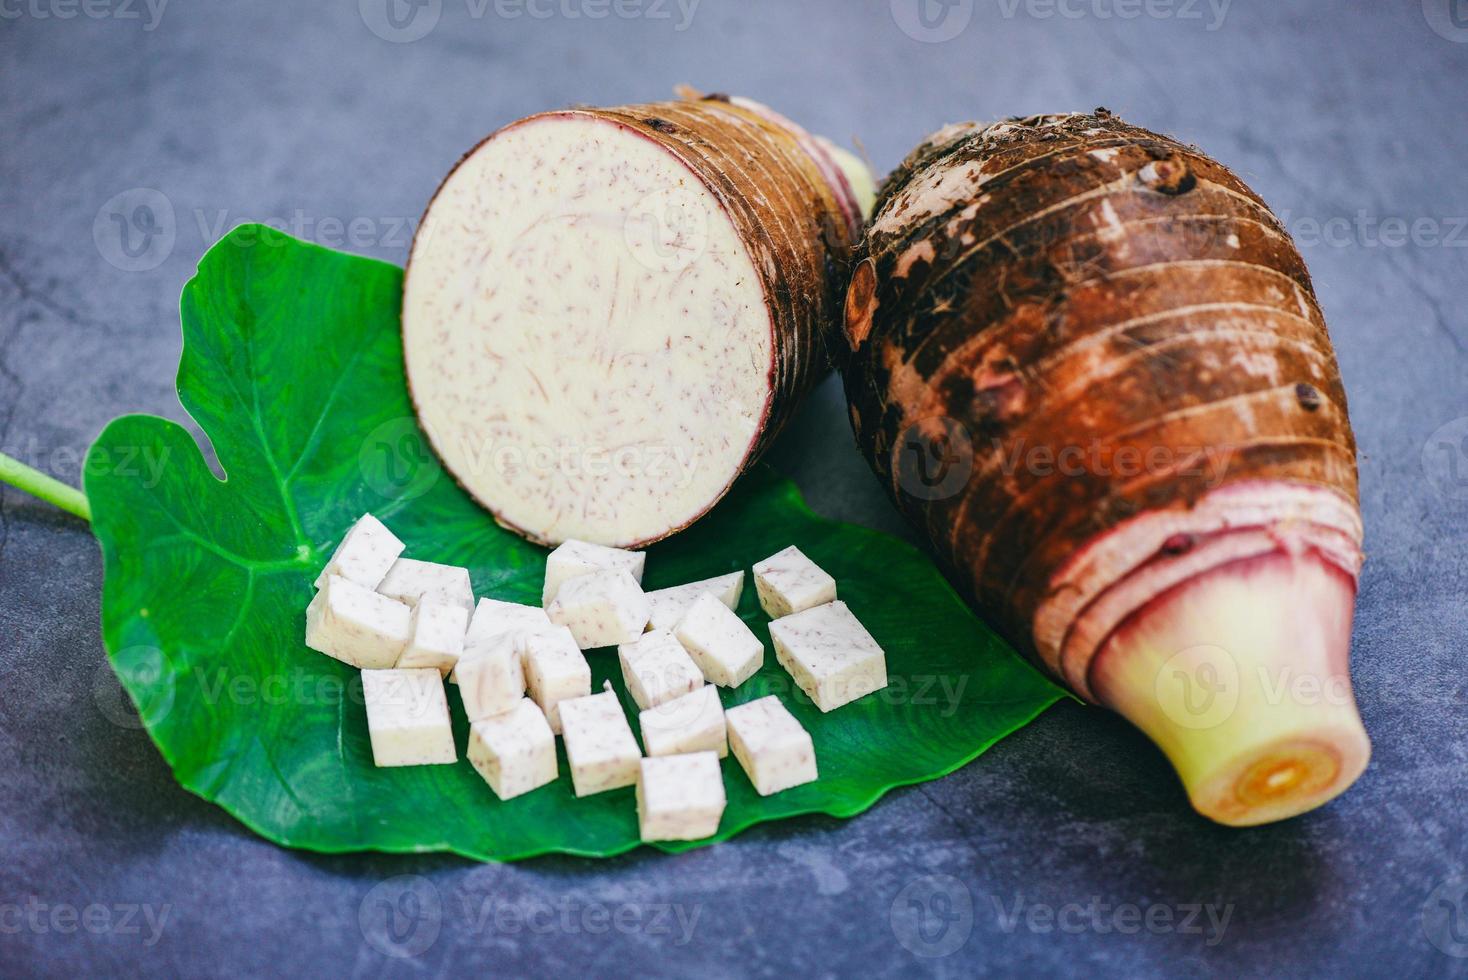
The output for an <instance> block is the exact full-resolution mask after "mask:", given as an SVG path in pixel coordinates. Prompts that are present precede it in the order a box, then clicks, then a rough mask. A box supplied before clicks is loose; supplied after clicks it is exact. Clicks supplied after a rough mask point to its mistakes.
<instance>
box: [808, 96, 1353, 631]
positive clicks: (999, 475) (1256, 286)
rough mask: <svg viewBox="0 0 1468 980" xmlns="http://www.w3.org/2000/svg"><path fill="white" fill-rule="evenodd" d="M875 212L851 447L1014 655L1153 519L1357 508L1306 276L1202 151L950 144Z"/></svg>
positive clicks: (961, 136) (911, 165) (858, 323)
mask: <svg viewBox="0 0 1468 980" xmlns="http://www.w3.org/2000/svg"><path fill="white" fill-rule="evenodd" d="M873 215H874V218H873V221H872V223H871V224H870V225H869V230H868V233H867V237H866V239H865V240H864V241H863V242H862V244H861V245H860V247H859V248H858V251H857V255H856V264H855V268H854V272H853V278H852V284H851V287H850V289H849V291H848V294H847V302H846V316H845V319H844V329H842V330H840V331H838V333H839V336H838V337H837V338H834V339H833V340H832V342H831V344H830V347H831V348H832V354H833V357H834V358H835V359H836V360H837V362H838V365H839V366H840V368H841V371H842V374H843V376H844V380H845V384H846V393H847V398H848V401H849V403H850V410H851V421H852V425H853V427H854V429H855V433H856V440H857V444H858V446H859V447H860V449H861V451H862V453H863V454H864V455H865V456H866V458H867V459H868V461H869V462H870V464H871V465H872V468H873V469H874V470H875V472H876V473H877V475H878V477H879V478H880V479H881V480H882V482H883V484H884V485H885V486H886V487H887V489H888V492H889V493H890V494H891V496H892V497H893V499H894V501H895V502H896V504H897V506H898V507H899V509H901V510H902V511H903V513H904V514H905V516H906V517H907V518H908V519H909V520H910V521H911V522H912V523H913V524H914V525H915V526H916V527H917V528H919V530H920V531H921V532H922V533H923V534H924V535H925V536H926V537H927V538H928V540H929V541H930V542H931V543H932V546H933V548H934V550H935V551H936V552H937V553H938V555H939V556H940V557H941V558H942V559H943V560H944V561H946V563H947V564H948V566H949V568H950V571H951V573H952V575H953V576H954V578H955V581H956V582H957V583H958V584H959V586H960V587H961V588H963V589H966V590H967V591H968V592H969V593H970V594H971V596H972V597H973V598H974V599H975V601H976V603H977V605H978V606H979V608H980V610H981V611H982V612H983V613H984V614H985V615H986V616H987V617H988V618H989V619H990V621H991V622H994V623H995V624H997V625H998V626H999V627H1000V628H1001V629H1002V631H1003V632H1004V633H1005V634H1006V635H1007V636H1008V638H1009V639H1010V640H1011V642H1013V643H1015V644H1016V645H1017V646H1018V647H1020V648H1021V649H1024V650H1026V651H1028V652H1030V653H1031V654H1033V653H1034V652H1035V648H1034V644H1033V642H1032V634H1031V630H1032V624H1033V622H1034V616H1035V612H1036V609H1037V607H1039V606H1040V605H1041V604H1042V603H1043V602H1045V601H1046V600H1047V598H1053V595H1052V588H1051V583H1052V580H1053V578H1054V577H1055V576H1056V574H1057V572H1059V571H1060V570H1061V569H1062V568H1063V566H1064V564H1065V562H1066V560H1067V559H1068V558H1070V557H1072V556H1073V555H1075V554H1076V553H1077V552H1079V550H1080V549H1081V548H1082V547H1083V546H1085V545H1086V544H1087V543H1088V542H1093V541H1095V540H1097V539H1098V538H1099V537H1100V536H1103V535H1105V534H1107V532H1109V531H1113V530H1114V529H1116V528H1118V527H1119V526H1120V525H1122V524H1124V523H1125V522H1127V521H1128V520H1129V519H1130V518H1133V517H1134V516H1136V515H1139V514H1143V513H1147V512H1154V511H1177V512H1183V513H1185V512H1187V511H1188V510H1189V509H1190V508H1191V507H1192V505H1193V504H1194V503H1195V502H1196V501H1198V500H1199V498H1200V497H1201V496H1202V495H1204V494H1205V493H1208V492H1210V491H1212V490H1215V489H1217V488H1219V487H1221V486H1225V485H1232V484H1236V483H1241V482H1245V481H1249V482H1251V483H1252V482H1254V481H1287V482H1290V483H1298V484H1305V485H1309V486H1313V487H1316V488H1320V489H1323V490H1326V491H1330V492H1333V493H1337V494H1339V495H1341V496H1342V498H1344V500H1346V501H1349V504H1350V506H1351V507H1352V508H1354V507H1355V506H1356V503H1357V484H1356V480H1357V477H1356V457H1355V441H1354V439H1353V437H1352V434H1351V429H1350V425H1349V422H1348V419H1347V415H1346V396H1345V392H1344V390H1343V389H1342V385H1341V377H1340V372H1339V369H1338V368H1337V365H1336V361H1335V356H1334V353H1333V351H1332V348H1331V344H1330V340H1329V337H1328V336H1327V333H1326V327H1325V321H1324V319H1323V317H1322V314H1321V310H1320V306H1319V304H1318V302H1317V301H1316V297H1315V292H1314V289H1313V287H1312V285H1311V281H1310V275H1309V273H1308V272H1307V271H1306V268H1305V264H1304V262H1303V261H1302V259H1301V257H1300V254H1299V252H1298V251H1297V250H1296V248H1295V246H1294V244H1293V242H1292V241H1291V240H1290V238H1289V236H1288V234H1287V233H1286V231H1285V229H1284V227H1283V225H1282V224H1281V223H1280V221H1279V220H1278V219H1277V218H1276V217H1275V215H1274V214H1273V213H1272V212H1271V211H1270V210H1269V208H1268V206H1267V205H1265V203H1264V202H1263V201H1262V200H1261V199H1260V198H1259V197H1258V195H1256V194H1255V193H1254V192H1253V191H1252V190H1250V189H1249V187H1248V186H1247V185H1246V184H1245V183H1244V182H1243V181H1242V180H1240V179H1239V178H1238V177H1237V176H1236V175H1234V174H1233V173H1232V172H1231V171H1230V170H1228V169H1227V168H1226V167H1224V166H1222V165H1221V164H1219V163H1217V162H1216V161H1214V160H1212V159H1210V158H1209V157H1207V156H1205V155H1204V154H1203V153H1201V152H1200V151H1198V150H1197V149H1195V148H1192V147H1189V146H1185V145H1183V144H1181V143H1179V142H1177V141H1175V140H1173V139H1170V138H1168V137H1166V136H1162V135H1159V134H1157V133H1153V132H1149V131H1147V130H1145V129H1141V128H1138V127H1136V126H1131V125H1128V124H1127V123H1125V122H1123V121H1121V120H1120V119H1118V118H1116V117H1115V116H1113V115H1111V114H1110V113H1109V112H1107V111H1106V110H1104V109H1098V110H1096V112H1095V113H1093V114H1074V115H1052V116H1036V117H1031V118H1025V119H1014V120H1010V121H1009V122H1006V123H1000V124H997V125H993V126H979V125H973V124H964V125H959V126H951V127H948V128H947V129H945V130H943V131H942V132H940V133H938V134H935V136H934V137H932V138H930V139H929V140H928V141H927V142H925V143H924V144H923V145H921V146H920V147H918V149H917V150H915V151H914V152H913V153H912V154H911V155H910V156H909V157H908V159H907V160H905V161H904V162H903V163H902V165H901V166H900V167H899V168H898V169H897V170H896V171H895V172H894V173H893V174H892V175H891V176H890V177H888V179H887V180H886V182H885V183H884V184H883V186H882V188H881V189H880V191H879V194H878V200H877V205H876V208H875V209H874V212H873ZM914 447H916V449H915V448H914ZM1205 450H1211V451H1212V457H1211V458H1212V459H1213V463H1212V464H1211V465H1210V463H1209V459H1210V457H1209V454H1208V452H1206V451H1205ZM919 451H920V452H925V453H930V454H932V453H937V454H940V455H947V456H948V457H949V460H948V462H949V466H950V467H953V469H952V470H950V472H956V473H959V474H960V475H961V476H962V478H960V479H956V480H952V481H951V482H950V483H949V484H948V485H941V486H934V485H931V480H930V479H929V478H928V477H925V476H924V475H923V474H921V473H918V472H917V471H916V469H915V467H918V466H920V465H922V464H923V462H924V457H922V456H921V455H920V454H919ZM1062 451H1068V452H1069V453H1070V455H1069V456H1068V457H1067V458H1068V460H1069V462H1070V464H1071V465H1069V466H1067V467H1066V468H1065V469H1064V471H1062V469H1061V468H1060V467H1057V466H1055V465H1053V464H1054V460H1055V459H1056V454H1059V453H1061V452H1062ZM1149 454H1150V455H1149ZM926 460H927V462H928V463H930V464H931V463H932V461H933V456H932V455H929V456H928V457H927V458H926ZM1123 463H1125V464H1126V465H1122V464H1123Z"/></svg>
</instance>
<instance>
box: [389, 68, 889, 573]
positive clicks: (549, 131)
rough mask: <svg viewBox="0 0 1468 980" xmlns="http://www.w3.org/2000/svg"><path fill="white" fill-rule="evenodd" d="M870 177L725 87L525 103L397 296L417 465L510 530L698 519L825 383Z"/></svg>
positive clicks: (478, 156) (483, 146) (465, 178)
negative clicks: (661, 96)
mask: <svg viewBox="0 0 1468 980" xmlns="http://www.w3.org/2000/svg"><path fill="white" fill-rule="evenodd" d="M870 198H871V184H870V177H869V175H867V173H866V171H865V168H864V167H863V166H862V165H861V164H860V163H859V162H857V161H856V160H855V159H854V158H853V157H851V156H850V155H849V154H846V153H844V152H843V151H840V150H838V149H837V148H835V147H834V146H832V145H831V144H829V143H827V142H826V141H825V140H822V139H820V138H818V137H813V136H810V135H809V134H807V133H806V132H805V131H804V130H802V129H800V127H798V126H796V125H795V124H794V123H791V122H790V121H788V120H786V119H784V118H783V117H782V116H779V115H777V114H776V113H774V112H773V111H771V110H769V109H768V108H766V107H764V106H761V105H759V104H757V103H754V102H749V101H747V100H742V99H730V98H728V97H726V96H709V97H695V98H688V99H685V100H682V101H676V102H663V103H655V104H650V105H631V106H621V107H617V108H609V109H593V108H576V109H566V110H561V111H556V112H546V113H541V114H539V115H535V116H531V117H529V118H527V119H522V120H520V121H518V122H515V123H512V124H510V125H508V126H506V127H505V128H503V129H501V130H499V131H498V132H496V133H494V134H493V135H491V136H490V137H489V138H487V139H486V140H485V141H484V142H482V143H480V144H479V146H477V147H475V148H474V149H473V150H471V151H470V152H469V153H468V154H467V155H466V156H465V157H464V158H463V159H462V160H461V161H460V162H459V164H458V165H457V166H456V167H455V168H454V170H453V172H452V173H450V174H449V176H448V177H447V179H446V180H445V181H444V183H443V186H442V187H440V188H439V190H438V193H437V194H436V195H435V197H434V199H433V201H432V202H431V203H430V204H429V207H428V211H427V213H426V214H425V216H424V220H423V223H422V225H421V226H420V228H419V231H418V234H417V236H416V238H415V240H414V242H413V248H412V253H411V255H410V258H409V263H408V270H407V274H406V281H405V283H404V294H403V347H404V358H405V361H406V364H407V375H408V382H409V387H410V389H411V391H412V397H413V403H414V406H415V408H416V410H417V413H418V417H419V420H420V422H421V423H422V426H423V428H424V430H425V431H426V432H427V434H428V437H429V439H430V440H431V442H432V445H433V447H434V449H435V450H436V452H437V453H438V456H439V458H440V459H441V460H442V462H443V464H444V466H445V467H446V468H447V470H448V471H449V472H450V473H452V474H453V475H454V476H455V477H456V478H457V479H458V481H459V482H460V483H461V484H462V485H463V486H464V488H465V489H466V490H467V491H468V492H469V493H470V494H472V495H473V496H474V498H475V499H476V500H478V501H479V502H480V503H481V504H482V505H483V506H484V507H485V508H486V509H488V510H489V511H491V512H492V513H493V514H494V516H495V518H496V519H497V520H498V521H499V522H500V523H501V524H503V525H504V526H505V527H508V528H510V529H512V530H514V531H516V532H518V533H520V534H522V535H523V536H525V537H526V538H528V539H530V540H532V541H536V542H539V543H542V544H558V543H560V542H562V541H565V540H567V539H569V538H576V539H580V540H583V541H590V542H593V543H596V544H603V545H612V546H616V547H623V548H635V547H641V546H643V545H646V544H648V543H650V542H652V541H656V540H658V539H660V538H663V537H666V536H668V535H669V534H672V533H674V532H676V531H678V530H679V529H681V528H683V527H686V526H687V525H688V524H690V523H692V522H693V521H695V520H697V519H698V518H699V517H700V516H701V515H702V514H703V513H705V512H706V511H707V510H708V509H709V508H710V507H712V506H713V505H714V504H715V503H716V502H717V501H718V500H719V499H720V498H721V497H722V496H723V495H724V494H725V492H727V491H728V489H729V487H730V486H731V484H732V483H733V482H734V480H735V479H736V478H737V477H738V476H739V474H740V473H741V472H743V471H744V470H745V469H746V468H747V467H748V466H749V465H750V464H751V463H752V462H753V461H754V460H755V459H756V458H757V457H758V456H759V455H760V454H761V453H762V452H763V451H764V450H765V449H766V448H767V447H768V446H769V445H770V443H771V442H772V440H773V439H774V438H775V436H776V435H777V434H778V433H779V431H780V429H781V427H782V426H783V425H784V424H785V423H786V422H787V421H788V420H789V419H790V417H791V414H792V413H793V411H794V410H795V407H796V406H797V404H798V403H799V401H800V399H801V397H802V396H803V395H804V394H805V393H806V392H807V391H809V390H810V388H811V387H812V386H813V385H814V384H815V383H816V382H817V381H818V380H820V378H821V377H822V376H823V375H824V373H825V372H826V370H827V369H828V367H827V365H828V361H827V357H826V353H825V350H824V345H823V339H822V338H823V333H824V331H825V329H826V326H825V325H826V324H827V323H829V322H830V321H832V320H833V319H836V318H839V316H840V308H841V295H842V292H841V291H842V290H843V289H844V288H845V284H846V277H847V272H848V269H849V263H850V258H851V253H852V249H853V247H854V245H855V242H856V240H857V238H858V237H859V235H860V229H861V222H862V219H863V212H864V204H865V205H867V206H869V204H870Z"/></svg>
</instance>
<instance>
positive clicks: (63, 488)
mask: <svg viewBox="0 0 1468 980" xmlns="http://www.w3.org/2000/svg"><path fill="white" fill-rule="evenodd" d="M0 483H8V484H10V485H11V486H13V487H18V488H20V489H21V490H24V491H25V492H26V493H29V494H33V495H34V496H37V497H40V498H41V499H42V500H45V501H47V502H49V503H53V504H55V505H56V506H57V507H60V508H61V509H62V510H64V511H66V512H67V513H68V514H75V515H76V516H77V517H80V518H81V519H82V520H84V521H90V520H91V519H92V506H91V504H89V503H87V495H86V494H84V493H82V492H81V491H80V490H78V489H77V488H76V487H70V486H67V485H66V484H65V483H62V482H61V481H60V480H58V479H56V478H55V477H50V476H47V475H46V474H45V473H42V472H41V471H40V470H38V469H34V468H32V467H30V466H27V465H25V464H24V463H22V462H21V461H20V460H18V459H12V458H11V457H9V456H7V455H5V454H4V453H0Z"/></svg>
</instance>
